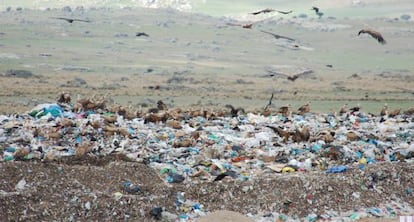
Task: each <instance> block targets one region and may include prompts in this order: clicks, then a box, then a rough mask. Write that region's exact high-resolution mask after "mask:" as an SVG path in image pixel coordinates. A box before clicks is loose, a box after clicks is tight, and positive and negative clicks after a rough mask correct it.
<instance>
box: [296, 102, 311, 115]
mask: <svg viewBox="0 0 414 222" xmlns="http://www.w3.org/2000/svg"><path fill="white" fill-rule="evenodd" d="M298 112H299V115H303V114H305V113H309V112H310V102H309V101H308V102H307V103H306V104H305V105H303V106H301V107H299V109H298Z"/></svg>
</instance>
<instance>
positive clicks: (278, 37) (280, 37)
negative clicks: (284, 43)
mask: <svg viewBox="0 0 414 222" xmlns="http://www.w3.org/2000/svg"><path fill="white" fill-rule="evenodd" d="M260 31H261V32H263V33H267V34H270V35H272V36H273V37H275V38H276V39H287V40H290V41H295V39H292V38H290V37H286V36H282V35H278V34H274V33H271V32H267V31H263V30H260Z"/></svg>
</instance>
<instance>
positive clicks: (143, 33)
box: [135, 32, 149, 37]
mask: <svg viewBox="0 0 414 222" xmlns="http://www.w3.org/2000/svg"><path fill="white" fill-rule="evenodd" d="M135 36H136V37H140V36H145V37H149V35H148V34H147V33H145V32H137V33H136V34H135Z"/></svg>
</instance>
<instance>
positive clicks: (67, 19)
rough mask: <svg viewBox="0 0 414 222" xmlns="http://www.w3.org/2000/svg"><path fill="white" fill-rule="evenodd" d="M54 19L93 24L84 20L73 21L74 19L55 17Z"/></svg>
mask: <svg viewBox="0 0 414 222" xmlns="http://www.w3.org/2000/svg"><path fill="white" fill-rule="evenodd" d="M53 18H54V19H61V20H65V21H67V22H69V23H73V22H75V21H77V22H91V21H89V20H84V19H72V18H63V17H53Z"/></svg>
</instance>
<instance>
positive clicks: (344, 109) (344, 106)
mask: <svg viewBox="0 0 414 222" xmlns="http://www.w3.org/2000/svg"><path fill="white" fill-rule="evenodd" d="M347 106H348V104H347V103H345V104H344V105H343V106H342V107H341V109H340V110H339V115H341V116H342V115H343V114H345V113H347Z"/></svg>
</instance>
